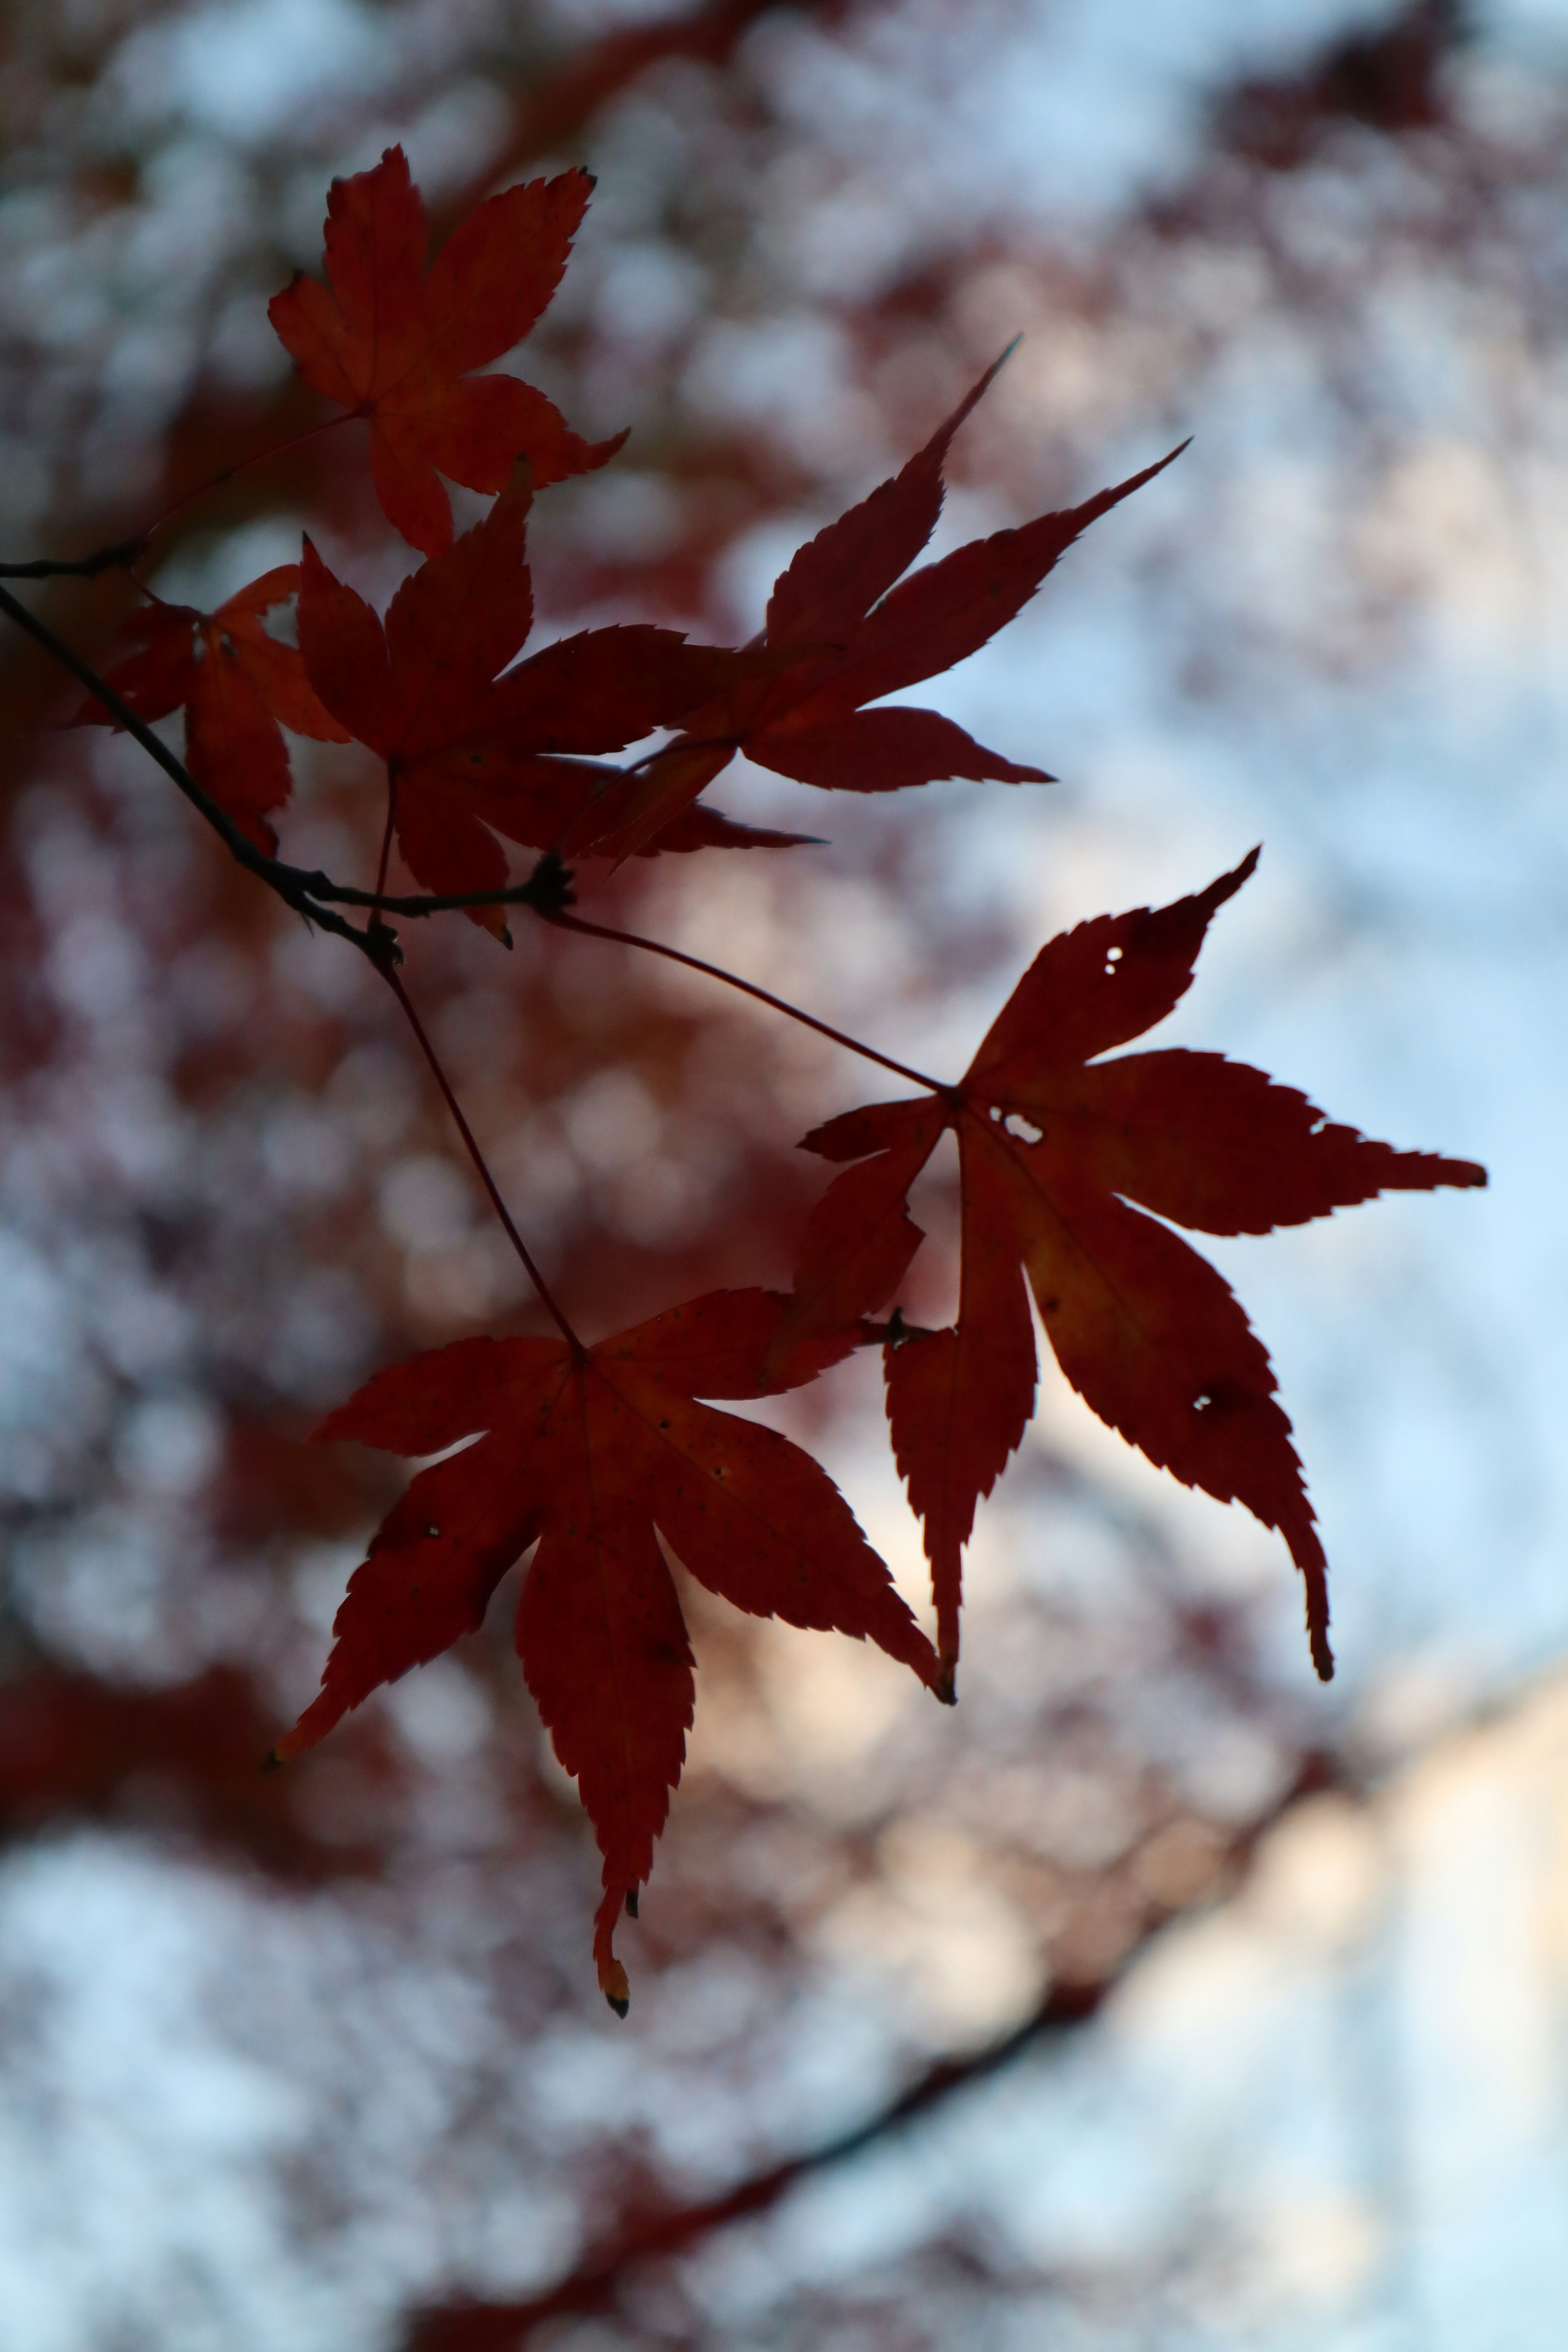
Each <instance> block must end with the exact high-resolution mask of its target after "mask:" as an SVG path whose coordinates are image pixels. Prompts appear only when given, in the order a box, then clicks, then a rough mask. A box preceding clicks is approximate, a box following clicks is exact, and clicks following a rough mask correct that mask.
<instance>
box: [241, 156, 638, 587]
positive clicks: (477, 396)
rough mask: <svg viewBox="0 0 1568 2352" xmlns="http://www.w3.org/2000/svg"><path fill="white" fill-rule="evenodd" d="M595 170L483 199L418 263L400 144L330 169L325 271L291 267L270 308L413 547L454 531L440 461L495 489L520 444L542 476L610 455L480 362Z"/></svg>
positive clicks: (518, 325)
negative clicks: (337, 173)
mask: <svg viewBox="0 0 1568 2352" xmlns="http://www.w3.org/2000/svg"><path fill="white" fill-rule="evenodd" d="M593 188H594V183H593V181H592V179H591V178H590V177H589V175H588V173H586V172H578V171H572V172H563V173H561V175H560V176H559V178H557V179H553V180H531V181H529V182H528V184H526V185H525V186H521V187H516V188H508V189H506V190H504V191H503V193H502V194H500V195H497V196H491V197H489V199H488V200H487V202H485V203H484V204H481V205H477V206H476V207H475V209H474V210H473V211H472V212H471V213H470V214H469V215H468V218H467V219H466V220H465V221H463V222H462V223H461V225H460V226H458V228H457V229H455V230H454V231H453V233H452V235H451V236H450V237H449V238H448V239H447V243H446V244H445V245H444V246H443V247H442V248H441V250H440V252H439V253H438V254H437V257H436V259H435V261H434V262H433V263H432V264H431V266H430V268H429V271H428V273H426V269H425V257H426V247H427V246H428V243H429V229H428V226H427V225H426V218H425V206H424V204H423V202H422V200H421V198H420V194H419V191H418V189H417V188H416V186H415V185H414V184H413V182H412V181H411V180H410V178H409V176H408V163H407V159H406V157H405V154H404V152H403V150H402V148H401V147H389V148H387V150H386V152H384V155H383V156H382V159H381V161H380V163H378V164H377V165H376V166H375V168H374V171H370V172H356V173H354V175H353V178H352V179H348V180H334V181H333V182H332V184H331V189H330V190H329V192H328V195H327V217H326V222H325V224H324V234H325V240H326V265H327V277H328V280H329V283H328V284H327V285H325V286H323V285H322V284H321V282H320V280H319V279H317V278H307V277H305V276H304V275H303V274H300V275H297V276H296V277H295V278H294V281H293V283H292V284H291V285H290V286H288V287H286V288H285V289H284V290H283V292H282V293H281V294H275V295H274V296H273V298H272V300H271V302H270V303H269V304H268V313H267V315H268V318H269V319H270V320H271V321H272V324H273V326H274V328H275V329H276V330H277V332H278V334H279V338H280V340H281V341H282V342H283V343H284V344H285V346H286V347H287V349H288V350H289V352H290V353H291V354H292V357H293V360H294V363H295V365H296V367H298V369H299V371H300V374H301V375H302V376H303V377H304V379H305V381H306V383H309V384H310V385H311V386H312V387H313V388H314V390H316V391H317V392H320V393H323V394H325V395H326V397H327V398H328V399H329V400H335V401H337V402H339V403H340V404H342V406H343V407H344V408H347V409H350V410H352V411H353V414H354V415H356V416H363V417H364V418H365V419H366V420H367V422H368V424H369V426H370V462H371V474H372V478H373V479H374V483H375V494H376V496H377V498H378V499H380V500H381V506H382V511H383V513H384V515H385V516H386V519H387V520H388V521H389V522H390V523H391V524H392V525H393V526H394V528H395V530H399V531H401V532H402V534H403V536H404V538H405V539H406V540H407V541H409V542H410V544H411V545H412V546H415V547H416V548H418V549H419V550H420V551H421V552H422V553H423V554H426V555H437V554H439V553H440V551H441V550H442V549H443V548H445V547H448V546H450V544H451V540H452V507H451V501H450V499H448V498H447V493H446V491H445V490H444V489H443V488H442V487H441V483H440V480H439V478H438V476H439V475H440V474H446V475H447V476H448V477H449V478H450V479H451V480H452V481H454V482H462V483H464V484H465V485H466V486H467V488H469V489H470V490H499V489H500V488H501V487H502V486H503V484H504V483H505V482H506V480H507V478H508V476H509V475H510V472H511V469H512V466H513V464H514V463H515V461H516V459H517V457H519V456H520V454H521V455H526V456H527V457H528V459H529V461H530V463H531V466H532V468H533V478H534V480H535V482H537V483H538V484H539V485H540V486H541V487H542V486H543V485H544V484H545V483H546V482H559V481H563V480H564V479H565V478H566V477H567V476H568V475H569V474H583V473H588V472H591V471H592V470H593V468H594V467H596V466H602V465H603V464H604V463H605V459H606V458H608V457H614V455H615V453H616V450H617V449H618V448H619V447H620V446H621V444H622V442H623V441H624V440H625V439H626V435H625V434H624V433H620V434H616V436H615V437H614V438H613V439H611V440H608V441H599V442H595V443H589V442H586V441H584V440H583V439H582V438H581V437H580V436H578V435H577V434H575V433H574V432H572V431H570V430H569V428H568V426H567V425H566V422H565V419H564V418H563V416H562V415H561V412H560V410H559V409H558V408H557V407H556V406H555V404H554V403H553V401H551V400H547V399H546V398H545V396H544V394H543V393H542V392H538V391H536V390H535V389H534V387H533V385H532V384H529V383H521V381H520V380H519V378H517V377H516V376H510V375H476V374H475V373H473V371H474V370H475V369H476V368H482V367H486V366H488V365H489V362H490V361H492V360H497V359H500V356H501V354H502V352H509V351H510V350H511V348H512V346H513V344H514V343H520V342H521V341H522V339H523V337H524V336H525V335H526V334H527V333H528V331H529V330H530V328H531V326H532V325H533V323H534V321H535V320H536V319H537V318H538V317H539V314H540V312H541V311H542V310H543V309H544V306H545V304H546V303H547V302H548V301H549V299H550V298H551V296H552V294H553V293H554V291H555V289H556V287H557V286H558V285H559V284H560V282H561V273H562V271H563V269H564V268H565V267H566V257H567V255H568V254H569V253H570V251H571V249H572V239H573V237H574V235H575V234H576V231H577V229H578V228H579V226H581V224H582V219H583V215H584V212H585V211H586V209H587V205H588V198H589V196H590V195H591V194H592V193H593Z"/></svg>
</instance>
